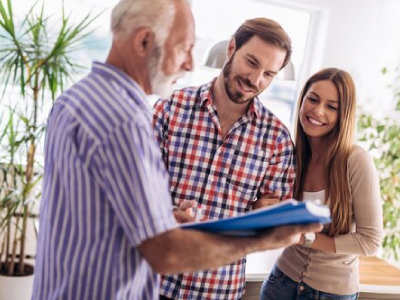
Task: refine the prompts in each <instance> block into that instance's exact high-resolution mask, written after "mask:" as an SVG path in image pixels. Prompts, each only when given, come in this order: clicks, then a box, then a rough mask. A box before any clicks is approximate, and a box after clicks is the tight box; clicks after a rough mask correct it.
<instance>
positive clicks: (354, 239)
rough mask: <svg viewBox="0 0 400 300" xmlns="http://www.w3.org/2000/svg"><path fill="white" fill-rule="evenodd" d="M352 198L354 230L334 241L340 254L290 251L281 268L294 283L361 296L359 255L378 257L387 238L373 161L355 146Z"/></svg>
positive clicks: (350, 174)
mask: <svg viewBox="0 0 400 300" xmlns="http://www.w3.org/2000/svg"><path fill="white" fill-rule="evenodd" d="M348 179H349V185H350V189H351V194H352V212H351V214H352V229H351V232H350V233H349V234H344V235H340V236H337V237H335V238H334V242H335V248H336V253H328V252H324V251H321V250H316V249H311V248H305V247H303V246H300V245H296V246H291V247H288V248H286V249H285V250H284V251H283V253H282V255H281V256H280V257H279V258H278V260H277V266H278V268H279V269H281V271H282V272H283V273H285V274H286V275H287V276H289V277H290V278H291V279H292V280H294V281H297V282H299V281H301V273H302V272H303V276H304V277H303V282H305V283H306V284H308V285H309V286H311V287H312V288H314V289H317V290H320V291H323V292H327V293H333V294H339V295H348V294H353V293H356V292H358V290H359V285H358V283H359V275H358V255H365V256H372V255H375V254H376V252H377V250H378V249H379V247H380V244H381V241H382V236H383V222H382V207H381V198H380V191H379V178H378V174H377V171H376V169H375V166H374V163H373V160H372V158H371V157H370V156H369V155H368V153H367V152H366V151H365V150H363V149H362V148H360V147H358V146H355V147H354V150H353V151H352V153H351V155H350V157H349V160H348Z"/></svg>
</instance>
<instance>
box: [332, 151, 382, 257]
mask: <svg viewBox="0 0 400 300" xmlns="http://www.w3.org/2000/svg"><path fill="white" fill-rule="evenodd" d="M348 179H349V184H350V189H351V196H352V209H353V218H354V222H355V231H354V232H351V233H349V234H344V235H340V236H337V237H335V239H334V241H335V248H336V253H340V254H357V255H365V256H373V255H375V254H376V252H377V251H378V249H379V247H380V245H381V242H382V237H383V220H382V204H381V197H380V188H379V176H378V173H377V171H376V169H375V165H374V162H373V160H372V158H371V156H370V155H369V154H368V153H367V152H366V151H365V150H363V149H362V148H360V147H356V148H355V150H353V152H352V153H351V155H350V157H349V161H348Z"/></svg>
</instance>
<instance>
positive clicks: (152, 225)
mask: <svg viewBox="0 0 400 300" xmlns="http://www.w3.org/2000/svg"><path fill="white" fill-rule="evenodd" d="M145 100H146V96H145V94H144V92H143V91H142V89H141V88H140V87H139V86H138V85H137V84H136V83H135V82H134V81H133V80H132V79H131V78H130V77H128V76H127V75H126V74H124V73H122V72H121V71H119V70H118V69H116V68H115V67H113V66H110V65H106V64H100V63H94V64H93V68H92V71H91V73H90V74H89V75H88V76H87V77H86V78H84V79H83V80H81V81H80V82H78V83H77V84H75V85H74V86H73V87H72V88H70V89H69V90H67V91H66V92H65V93H63V94H62V95H61V97H60V98H59V99H58V100H57V101H56V103H55V105H54V107H53V109H52V111H51V114H50V117H49V120H48V130H47V135H46V147H45V174H44V186H43V197H42V202H41V208H40V228H39V240H38V251H37V259H36V264H35V279H34V293H33V299H38V300H43V299H70V300H75V299H96V300H100V299H104V300H110V299H137V300H143V299H158V289H159V284H160V283H159V276H158V275H156V274H155V273H154V272H153V270H152V269H151V267H150V265H149V264H148V262H147V261H146V260H145V259H144V258H143V257H142V256H141V254H140V253H139V251H138V249H137V246H138V245H140V244H141V243H142V242H143V241H145V240H147V239H149V238H151V237H153V236H155V235H158V234H160V233H163V232H165V231H168V230H171V229H173V228H176V226H177V224H176V222H175V219H174V217H173V214H172V206H171V197H170V194H169V189H168V175H167V172H166V170H165V166H164V164H163V161H162V159H161V154H160V150H159V148H158V146H157V144H156V142H155V139H154V133H153V128H152V125H151V118H152V112H151V107H150V106H149V105H148V104H147V103H146V102H145Z"/></svg>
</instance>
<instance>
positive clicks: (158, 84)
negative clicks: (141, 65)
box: [147, 48, 178, 99]
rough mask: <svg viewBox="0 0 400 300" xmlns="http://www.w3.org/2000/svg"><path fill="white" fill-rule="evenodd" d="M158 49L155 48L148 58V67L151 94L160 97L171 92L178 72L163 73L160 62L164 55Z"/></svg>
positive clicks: (164, 96) (167, 95) (165, 96)
mask: <svg viewBox="0 0 400 300" xmlns="http://www.w3.org/2000/svg"><path fill="white" fill-rule="evenodd" d="M160 52H161V51H160V49H159V48H158V49H156V50H155V52H154V54H153V55H152V56H151V57H150V58H149V61H148V64H147V65H148V68H149V75H150V84H151V90H152V94H155V95H158V96H159V97H160V98H163V99H166V98H169V97H170V96H171V94H172V86H173V83H174V80H175V78H177V77H178V74H174V75H165V74H164V72H163V70H162V62H163V58H164V55H163V54H162V53H160Z"/></svg>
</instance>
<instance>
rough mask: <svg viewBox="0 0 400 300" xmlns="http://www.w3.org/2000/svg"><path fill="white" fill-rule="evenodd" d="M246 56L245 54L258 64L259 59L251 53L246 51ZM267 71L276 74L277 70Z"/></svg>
mask: <svg viewBox="0 0 400 300" xmlns="http://www.w3.org/2000/svg"><path fill="white" fill-rule="evenodd" d="M246 56H247V58H250V59H252V60H254V61H255V62H256V63H257V65H258V66H259V65H260V61H259V60H258V59H257V57H255V56H254V55H253V54H250V53H247V54H246ZM267 72H269V73H272V74H274V75H276V74H278V71H271V70H267Z"/></svg>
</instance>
